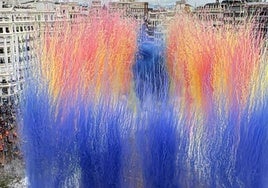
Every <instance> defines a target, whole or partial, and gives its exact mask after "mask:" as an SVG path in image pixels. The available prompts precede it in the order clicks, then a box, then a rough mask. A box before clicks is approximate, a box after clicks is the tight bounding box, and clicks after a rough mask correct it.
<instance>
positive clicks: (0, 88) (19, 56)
mask: <svg viewBox="0 0 268 188" xmlns="http://www.w3.org/2000/svg"><path fill="white" fill-rule="evenodd" d="M35 15H36V11H35V10H33V9H32V7H23V8H22V7H20V6H15V5H11V6H9V5H7V4H4V2H3V1H2V7H1V8H0V105H1V104H3V103H9V104H11V103H13V102H14V103H17V102H18V95H19V93H20V92H21V90H22V89H23V87H24V86H23V82H24V80H25V78H26V77H28V75H29V72H30V69H31V67H32V66H33V65H34V64H35V63H37V56H36V52H35V49H36V41H37V40H36V39H37V31H38V28H37V25H36V22H35V19H36V17H35Z"/></svg>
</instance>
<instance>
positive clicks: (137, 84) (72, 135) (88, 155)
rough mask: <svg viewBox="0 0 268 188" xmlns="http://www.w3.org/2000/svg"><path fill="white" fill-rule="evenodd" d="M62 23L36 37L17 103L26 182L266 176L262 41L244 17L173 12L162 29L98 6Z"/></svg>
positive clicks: (91, 183) (191, 181)
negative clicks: (34, 62) (222, 21)
mask: <svg viewBox="0 0 268 188" xmlns="http://www.w3.org/2000/svg"><path fill="white" fill-rule="evenodd" d="M63 26H64V27H63ZM63 26H61V25H59V26H58V31H57V32H53V33H51V32H47V34H46V35H45V36H44V38H43V40H42V42H43V44H44V48H43V49H42V50H41V52H40V54H41V56H40V57H41V64H40V67H37V69H36V75H34V78H35V79H33V80H31V81H30V84H29V85H28V87H27V88H26V91H25V102H24V103H23V104H22V123H23V126H22V128H21V135H22V137H23V140H25V142H24V143H23V146H24V147H23V149H24V153H25V160H26V171H27V176H28V179H29V184H30V187H149V188H150V187H152V188H153V187H198V188H199V187H228V188H229V187H265V185H267V182H268V180H267V178H268V170H267V169H268V166H267V165H268V161H267V157H268V156H267V155H268V149H266V147H265V146H266V145H267V144H268V143H267V142H268V135H267V133H268V132H267V131H268V130H267V124H268V120H267V118H268V106H267V105H268V103H267V102H268V98H267V97H268V96H267V88H268V87H267V83H268V82H267V81H268V79H267V78H268V77H267V76H268V74H267V73H268V69H267V63H266V62H267V52H266V48H265V43H264V40H263V38H262V37H261V35H260V36H259V35H258V34H256V31H255V30H254V29H253V28H254V25H253V24H251V23H248V24H247V25H246V26H241V27H235V26H229V27H219V28H215V27H211V26H209V24H207V23H203V22H201V21H199V20H197V19H196V18H194V17H191V16H188V15H178V16H177V17H176V18H174V19H173V20H171V21H170V24H169V26H168V28H167V34H166V36H165V38H163V39H156V38H151V37H150V36H148V35H147V33H146V29H144V28H139V27H137V24H136V23H135V22H134V21H133V20H131V19H128V18H122V17H120V15H116V14H115V15H114V14H113V15H111V14H108V13H106V12H103V13H101V14H99V15H98V17H91V18H90V19H89V20H79V21H78V22H77V23H76V24H68V23H63ZM62 28H64V30H62Z"/></svg>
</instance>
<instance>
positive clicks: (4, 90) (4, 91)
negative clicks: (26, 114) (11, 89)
mask: <svg viewBox="0 0 268 188" xmlns="http://www.w3.org/2000/svg"><path fill="white" fill-rule="evenodd" d="M2 93H3V94H5V95H7V94H8V88H7V87H4V88H3V89H2Z"/></svg>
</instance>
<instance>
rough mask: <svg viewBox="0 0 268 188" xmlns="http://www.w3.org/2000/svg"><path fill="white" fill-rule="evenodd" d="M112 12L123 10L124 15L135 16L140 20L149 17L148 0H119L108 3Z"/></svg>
mask: <svg viewBox="0 0 268 188" xmlns="http://www.w3.org/2000/svg"><path fill="white" fill-rule="evenodd" d="M108 8H109V11H110V12H118V11H119V12H122V14H123V16H124V17H133V18H136V19H137V20H138V21H143V20H146V19H147V18H148V12H149V8H148V2H136V1H134V0H120V1H119V2H110V3H109V5H108Z"/></svg>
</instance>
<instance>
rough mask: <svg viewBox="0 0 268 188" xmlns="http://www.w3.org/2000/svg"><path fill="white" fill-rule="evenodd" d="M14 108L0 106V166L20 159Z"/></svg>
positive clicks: (13, 106)
mask: <svg viewBox="0 0 268 188" xmlns="http://www.w3.org/2000/svg"><path fill="white" fill-rule="evenodd" d="M16 109H17V108H16V106H15V105H10V104H3V105H0V166H1V167H3V166H4V165H5V164H7V163H10V162H11V161H12V160H13V159H16V158H21V153H20V151H19V139H18V134H17V121H16Z"/></svg>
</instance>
